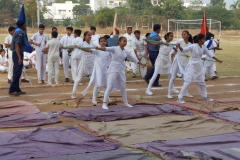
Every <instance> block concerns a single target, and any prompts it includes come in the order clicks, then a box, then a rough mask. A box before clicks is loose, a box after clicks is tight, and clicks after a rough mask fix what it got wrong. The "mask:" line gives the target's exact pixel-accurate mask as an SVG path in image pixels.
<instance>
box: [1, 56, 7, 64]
mask: <svg viewBox="0 0 240 160" xmlns="http://www.w3.org/2000/svg"><path fill="white" fill-rule="evenodd" d="M5 62H7V57H6V56H5V55H4V56H2V55H0V66H2V65H4V66H5Z"/></svg>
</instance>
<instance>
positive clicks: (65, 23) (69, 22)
mask: <svg viewBox="0 0 240 160" xmlns="http://www.w3.org/2000/svg"><path fill="white" fill-rule="evenodd" d="M63 25H64V27H67V26H71V25H72V22H71V18H69V17H67V18H65V19H64V20H63Z"/></svg>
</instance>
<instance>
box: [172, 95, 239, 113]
mask: <svg viewBox="0 0 240 160" xmlns="http://www.w3.org/2000/svg"><path fill="white" fill-rule="evenodd" d="M168 103H169V104H172V105H176V106H180V107H184V108H188V109H192V110H196V111H200V112H203V113H207V114H208V113H211V112H228V111H234V110H239V109H240V98H239V97H237V98H222V99H216V100H214V101H212V102H209V101H204V100H191V101H188V102H186V103H185V104H179V103H177V102H168Z"/></svg>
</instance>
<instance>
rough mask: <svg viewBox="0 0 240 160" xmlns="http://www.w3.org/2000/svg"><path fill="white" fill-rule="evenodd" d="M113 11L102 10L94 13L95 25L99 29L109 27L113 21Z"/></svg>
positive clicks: (108, 9)
mask: <svg viewBox="0 0 240 160" xmlns="http://www.w3.org/2000/svg"><path fill="white" fill-rule="evenodd" d="M114 14H115V10H114V9H110V8H107V7H105V8H102V9H101V10H100V11H98V12H97V13H96V19H95V20H96V23H97V26H99V27H111V26H112V23H113V19H114Z"/></svg>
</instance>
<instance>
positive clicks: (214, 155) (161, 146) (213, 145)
mask: <svg viewBox="0 0 240 160" xmlns="http://www.w3.org/2000/svg"><path fill="white" fill-rule="evenodd" d="M133 147H137V148H142V149H144V150H147V151H150V152H152V153H155V154H157V155H159V156H162V157H163V158H166V157H167V158H168V159H169V158H170V159H174V160H178V159H179V160H184V159H190V158H193V159H194V158H196V159H201V158H202V160H203V159H204V158H205V159H207V158H208V159H209V160H211V159H215V160H216V159H223V160H232V159H233V160H237V159H238V160H239V159H240V133H239V132H237V133H230V134H222V135H215V136H208V137H201V138H192V139H183V140H171V141H155V142H149V143H142V144H135V145H133ZM230 148H231V149H230ZM234 148H235V149H234ZM237 148H238V149H237ZM208 159H207V160H208Z"/></svg>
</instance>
